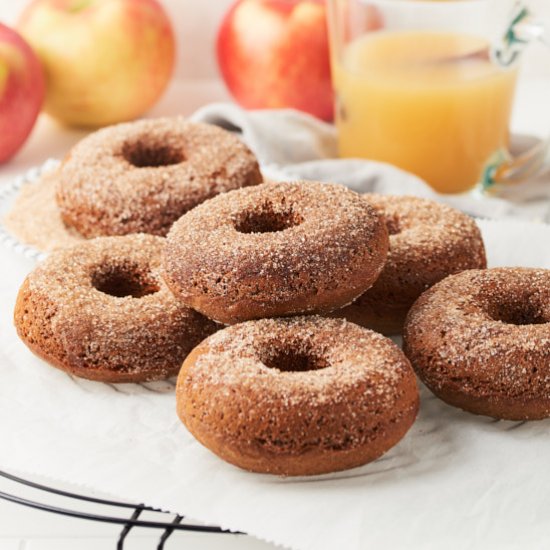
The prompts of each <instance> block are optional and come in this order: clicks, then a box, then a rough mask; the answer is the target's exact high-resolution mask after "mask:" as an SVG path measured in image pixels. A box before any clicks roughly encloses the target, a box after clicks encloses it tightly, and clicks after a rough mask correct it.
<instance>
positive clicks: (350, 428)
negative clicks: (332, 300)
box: [176, 316, 419, 476]
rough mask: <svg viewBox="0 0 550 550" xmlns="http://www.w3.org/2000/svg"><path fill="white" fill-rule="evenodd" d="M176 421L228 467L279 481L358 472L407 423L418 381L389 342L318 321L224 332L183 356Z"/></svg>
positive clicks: (269, 322)
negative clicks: (282, 477)
mask: <svg viewBox="0 0 550 550" xmlns="http://www.w3.org/2000/svg"><path fill="white" fill-rule="evenodd" d="M176 400H177V411H178V415H179V417H180V419H181V421H182V422H183V424H185V426H186V427H187V429H188V430H189V431H190V432H191V434H192V435H193V436H194V437H195V438H196V439H197V440H198V441H199V442H200V443H202V444H203V445H204V446H205V447H207V448H208V449H210V450H211V451H212V452H213V453H215V454H216V455H218V456H219V457H221V458H222V459H224V460H226V461H227V462H229V463H231V464H234V465H235V466H239V467H240V468H244V469H245V470H249V471H253V472H260V473H269V474H279V475H285V476H298V475H315V474H324V473H328V472H335V471H339V470H345V469H348V468H354V467H356V466H360V465H362V464H366V463H368V462H370V461H372V460H375V459H376V458H378V457H379V456H381V455H382V454H384V453H385V452H386V451H387V450H389V449H390V448H391V447H393V446H394V445H395V444H396V443H397V442H398V441H399V440H400V439H401V438H402V437H403V436H404V435H405V434H406V432H407V431H408V429H409V428H410V427H411V425H412V424H413V422H414V420H415V418H416V414H417V411H418V404H419V397H418V389H417V384H416V377H415V375H414V372H413V370H412V368H411V367H410V364H409V362H408V361H407V359H406V357H405V356H404V355H403V353H402V352H401V350H400V349H399V348H398V347H397V346H396V345H395V344H393V343H392V342H391V340H389V339H388V338H385V337H384V336H382V335H380V334H377V333H375V332H372V331H370V330H367V329H365V328H362V327H359V326H358V325H355V324H353V323H348V322H347V321H346V320H344V319H331V318H323V317H319V316H310V317H293V318H279V319H262V320H259V321H247V322H244V323H241V324H238V325H233V326H231V327H228V328H225V329H223V330H221V331H219V332H218V333H216V334H214V335H213V336H210V337H209V338H207V339H206V340H205V341H204V342H202V343H201V344H200V345H199V346H198V347H197V348H195V349H194V350H193V351H192V352H191V353H190V354H189V356H188V357H187V359H186V360H185V362H184V364H183V366H182V369H181V371H180V373H179V375H178V382H177V386H176Z"/></svg>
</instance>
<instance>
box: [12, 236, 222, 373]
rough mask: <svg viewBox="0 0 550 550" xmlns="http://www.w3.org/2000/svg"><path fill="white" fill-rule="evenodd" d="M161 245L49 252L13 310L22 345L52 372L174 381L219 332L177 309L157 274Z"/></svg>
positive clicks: (102, 241)
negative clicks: (204, 343) (184, 364)
mask: <svg viewBox="0 0 550 550" xmlns="http://www.w3.org/2000/svg"><path fill="white" fill-rule="evenodd" d="M163 241H164V239H163V238H161V237H155V236H152V235H143V234H141V235H140V234H136V235H128V236H123V237H100V238H97V239H93V240H90V241H83V242H82V243H81V244H79V245H76V246H74V247H71V248H66V249H60V250H58V251H55V252H53V253H52V254H51V255H50V256H48V258H47V259H46V260H45V261H44V262H43V263H42V264H40V265H39V266H38V267H36V269H35V270H34V271H32V272H31V273H30V274H29V275H28V277H27V278H26V279H25V281H24V283H23V285H22V287H21V289H20V290H19V294H18V296H17V302H16V306H15V316H14V317H15V326H16V328H17V332H18V334H19V336H20V338H21V339H22V340H23V342H24V343H25V344H26V345H27V346H28V347H29V348H30V349H31V350H32V351H33V352H34V353H35V354H37V355H38V356H39V357H41V358H42V359H45V360H46V361H47V362H48V363H50V364H51V365H53V366H54V367H58V368H59V369H61V370H64V371H66V372H68V373H70V374H74V375H75V376H79V377H82V378H88V379H90V380H99V381H102V382H144V381H149V380H158V379H164V378H168V377H170V376H174V375H176V374H177V373H178V371H179V368H180V367H181V364H182V362H183V359H184V358H185V357H186V355H187V354H188V353H189V351H191V349H193V347H195V346H196V345H197V344H198V343H199V342H200V341H201V340H202V339H204V338H206V337H207V336H209V335H210V334H212V333H213V332H214V331H215V330H216V329H217V326H216V325H215V324H214V323H213V322H212V321H210V320H209V319H206V318H205V317H203V316H202V315H200V314H199V313H197V312H195V311H193V310H191V309H188V308H186V307H185V306H183V305H181V304H179V303H178V302H177V301H176V300H175V299H174V297H173V296H172V294H171V293H170V291H169V290H168V288H167V287H166V285H165V284H164V282H163V280H162V278H161V277H160V274H159V269H160V252H161V248H162V245H163Z"/></svg>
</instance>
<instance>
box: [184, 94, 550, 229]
mask: <svg viewBox="0 0 550 550" xmlns="http://www.w3.org/2000/svg"><path fill="white" fill-rule="evenodd" d="M192 119H193V120H196V121H202V122H208V123H210V124H216V125H218V126H221V127H223V128H225V129H227V130H231V131H234V132H238V133H240V134H241V135H242V138H243V140H244V141H245V142H246V143H247V144H248V145H249V147H250V148H251V149H252V150H253V151H254V153H255V154H256V155H257V157H258V159H259V160H260V163H261V164H262V166H263V167H264V168H265V173H266V175H268V177H269V176H271V177H275V178H277V179H311V180H318V181H334V182H338V183H342V184H344V185H347V186H348V187H350V188H351V189H354V190H355V191H358V192H361V193H366V192H375V193H383V194H396V195H416V196H419V197H426V198H431V199H434V200H438V201H440V202H445V203H447V204H450V205H452V206H454V207H456V208H459V209H461V210H463V211H465V212H468V213H470V214H472V215H474V216H477V217H484V218H493V219H497V218H512V217H513V218H523V219H527V220H531V221H545V222H547V223H550V176H549V175H548V173H546V174H543V175H541V176H540V177H539V178H537V179H534V180H533V181H530V182H528V183H522V184H519V185H515V186H510V187H509V188H508V189H505V190H499V196H487V195H484V196H481V195H479V194H478V193H474V192H472V193H468V194H462V195H442V194H439V193H436V192H435V191H433V190H432V189H431V188H430V187H429V186H428V185H427V184H426V183H425V182H424V181H422V180H421V179H420V178H418V177H416V176H414V175H413V174H410V173H408V172H405V171H403V170H400V169H398V168H396V167H395V166H391V165H389V164H385V163H382V162H375V161H370V160H361V159H339V158H337V147H336V131H335V128H334V126H332V125H330V124H326V123H324V122H321V121H319V120H317V119H315V118H314V117H311V116H308V115H305V114H302V113H299V112H298V111H294V110H290V109H287V110H275V111H273V110H259V111H245V110H243V109H241V108H239V107H237V106H236V105H233V104H229V103H227V104H226V103H214V104H211V105H207V106H205V107H203V108H201V109H199V110H198V111H196V112H195V113H194V115H193V116H192ZM529 140H530V138H529V137H519V138H518V139H517V140H516V142H515V147H517V148H519V149H521V148H522V147H523V145H524V144H525V143H527V142H528V141H529Z"/></svg>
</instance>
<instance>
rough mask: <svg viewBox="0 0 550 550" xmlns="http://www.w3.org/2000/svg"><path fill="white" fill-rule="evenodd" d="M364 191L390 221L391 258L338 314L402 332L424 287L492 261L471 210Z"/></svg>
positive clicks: (381, 329)
mask: <svg viewBox="0 0 550 550" xmlns="http://www.w3.org/2000/svg"><path fill="white" fill-rule="evenodd" d="M363 196H364V197H365V198H366V200H368V201H369V203H370V204H372V205H373V206H374V207H375V208H376V209H377V210H378V211H379V212H380V213H381V215H382V216H383V217H384V218H385V220H386V225H387V227H388V232H389V234H390V249H389V252H388V259H387V261H386V265H385V266H384V269H383V270H382V273H381V274H380V277H378V279H377V280H376V282H375V283H374V285H373V286H372V288H370V289H369V290H368V291H367V292H366V293H365V294H363V295H362V296H360V297H359V298H358V299H357V300H355V302H354V303H353V304H351V305H349V306H348V307H346V308H344V309H342V310H340V311H338V312H336V313H335V315H336V316H338V317H345V318H346V319H348V321H352V322H354V323H357V324H359V325H361V326H364V327H367V328H371V329H373V330H376V331H378V332H382V333H383V334H398V333H400V332H401V330H402V328H403V322H404V320H405V316H406V314H407V311H408V310H409V308H410V307H411V306H412V304H413V303H414V301H415V300H416V299H417V298H418V297H419V296H420V294H422V292H424V291H425V290H426V289H428V288H429V287H431V286H432V285H434V284H435V283H437V282H438V281H441V279H444V278H445V277H447V275H451V274H453V273H458V272H460V271H464V270H466V269H481V268H484V267H486V266H487V260H486V257H485V248H484V246H483V240H482V238H481V233H480V231H479V228H478V227H477V225H476V223H475V222H474V220H472V219H471V218H470V217H469V216H467V215H466V214H463V213H462V212H459V211H458V210H455V209H454V208H451V207H449V206H445V205H443V204H439V203H437V202H434V201H430V200H427V199H420V198H417V197H408V196H392V195H376V194H366V195H363Z"/></svg>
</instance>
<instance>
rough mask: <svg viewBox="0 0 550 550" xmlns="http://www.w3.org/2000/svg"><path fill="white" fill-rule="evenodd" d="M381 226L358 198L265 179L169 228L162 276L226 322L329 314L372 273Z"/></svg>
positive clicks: (383, 240) (381, 243)
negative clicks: (311, 313)
mask: <svg viewBox="0 0 550 550" xmlns="http://www.w3.org/2000/svg"><path fill="white" fill-rule="evenodd" d="M387 248H388V235H387V231H386V227H385V225H384V223H383V222H382V221H381V219H380V217H379V216H378V214H377V213H376V212H375V210H374V209H373V208H372V207H371V206H370V205H369V204H368V203H367V201H365V200H363V199H362V198H361V196H360V195H358V194H357V193H354V192H353V191H350V190H349V189H346V188H345V187H343V186H341V185H335V184H323V183H317V182H294V183H264V184H262V185H258V186H255V187H249V188H247V189H239V190H237V191H232V192H231V193H227V194H226V195H223V196H219V197H215V198H214V199H212V200H209V201H207V202H206V203H204V204H201V205H200V206H198V207H197V208H195V209H194V210H192V211H191V212H188V213H187V214H186V215H185V216H183V217H182V218H181V219H180V220H178V222H177V223H175V224H174V226H173V227H172V230H171V231H170V233H169V235H168V239H167V244H166V248H165V252H164V277H165V280H166V282H167V283H168V286H169V287H170V288H171V289H172V291H173V292H174V293H175V294H176V295H177V296H178V297H179V298H180V299H181V300H182V302H183V303H184V304H186V305H187V306H189V307H192V308H193V309H196V310H197V311H200V312H201V313H203V314H204V315H206V316H208V317H210V318H211V319H215V320H217V321H220V322H222V323H226V324H231V323H236V322H239V321H244V320H248V319H255V318H263V317H276V316H284V315H293V314H297V313H303V312H327V311H331V310H334V309H337V308H339V307H342V306H343V305H345V304H347V303H350V302H351V301H352V300H353V299H355V298H357V296H359V295H360V294H362V293H363V292H364V291H365V290H366V289H367V288H369V287H370V286H371V285H372V283H373V282H374V281H375V280H376V277H378V274H379V273H380V270H381V269H382V266H383V264H384V261H385V258H386V253H387Z"/></svg>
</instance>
